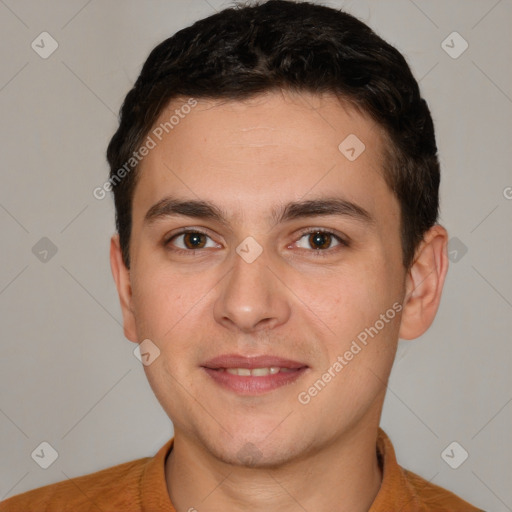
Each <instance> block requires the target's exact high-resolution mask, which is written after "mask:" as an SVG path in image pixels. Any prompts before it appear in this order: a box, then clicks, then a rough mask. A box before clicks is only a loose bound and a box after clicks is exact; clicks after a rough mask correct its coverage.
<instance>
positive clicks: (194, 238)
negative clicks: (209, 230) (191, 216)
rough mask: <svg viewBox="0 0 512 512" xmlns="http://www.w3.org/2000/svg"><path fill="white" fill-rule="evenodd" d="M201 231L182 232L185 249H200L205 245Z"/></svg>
mask: <svg viewBox="0 0 512 512" xmlns="http://www.w3.org/2000/svg"><path fill="white" fill-rule="evenodd" d="M205 238H206V236H205V235H203V233H184V234H183V242H184V244H185V246H186V247H187V249H192V250H193V249H202V248H203V247H204V246H205V245H206V241H205V240H204V239H205Z"/></svg>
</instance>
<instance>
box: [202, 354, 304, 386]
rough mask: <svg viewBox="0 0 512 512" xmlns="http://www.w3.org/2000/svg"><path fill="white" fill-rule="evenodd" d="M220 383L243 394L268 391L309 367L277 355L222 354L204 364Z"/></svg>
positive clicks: (291, 381)
mask: <svg viewBox="0 0 512 512" xmlns="http://www.w3.org/2000/svg"><path fill="white" fill-rule="evenodd" d="M202 368H203V370H204V371H205V372H206V373H207V374H208V375H209V377H210V378H211V379H212V380H213V381H214V382H215V383H216V384H218V385H220V386H222V387H223V388H225V389H229V390H230V391H232V392H234V393H237V394H241V395H258V394H262V393H268V392H270V391H273V390H275V389H277V388H280V387H282V386H286V385H289V384H291V383H293V382H295V381H296V380H297V379H298V378H299V377H301V376H302V375H303V374H304V373H305V372H306V371H307V369H308V366H307V365H306V364H304V363H300V362H298V361H292V360H290V359H283V358H280V357H274V356H257V357H244V356H239V355H236V354H233V355H223V356H219V357H216V358H214V359H211V360H209V361H207V362H206V363H204V364H203V365H202Z"/></svg>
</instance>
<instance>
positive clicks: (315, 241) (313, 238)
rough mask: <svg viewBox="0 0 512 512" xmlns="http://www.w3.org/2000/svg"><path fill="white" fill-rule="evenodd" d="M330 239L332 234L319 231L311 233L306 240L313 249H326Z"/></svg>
mask: <svg viewBox="0 0 512 512" xmlns="http://www.w3.org/2000/svg"><path fill="white" fill-rule="evenodd" d="M331 241H332V236H331V235H330V233H322V232H321V231H318V232H316V233H311V234H310V235H309V238H308V242H309V244H310V245H311V247H313V249H328V248H329V246H330V245H331Z"/></svg>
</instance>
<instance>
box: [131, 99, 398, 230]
mask: <svg viewBox="0 0 512 512" xmlns="http://www.w3.org/2000/svg"><path fill="white" fill-rule="evenodd" d="M148 136H149V137H151V139H152V140H153V143H154V148H153V149H151V150H150V151H149V153H148V154H147V155H146V156H145V157H144V159H143V161H142V162H141V164H140V166H139V173H140V176H139V180H138V184H137V187H136V190H135V196H134V202H133V204H134V212H133V213H134V215H133V216H134V219H135V218H136V216H137V214H138V215H144V214H145V213H146V211H147V209H149V208H150V207H151V206H153V205H154V204H155V203H157V202H158V201H160V200H161V199H163V198H164V197H165V196H166V195H169V194H170V193H172V195H174V196H176V195H178V196H181V197H188V198H191V199H205V200H208V201H210V202H213V203H218V204H222V206H223V207H224V210H225V211H227V212H229V213H230V214H231V216H232V217H233V220H234V221H235V220H236V221H238V222H241V221H242V220H244V219H246V218H247V217H249V218H250V217H251V216H254V215H260V213H261V208H262V207H263V204H269V203H272V205H273V206H275V205H276V204H280V203H281V204H283V203H284V202H287V201H289V200H298V199H300V198H305V199H307V198H309V197H311V198H313V197H314V196H318V195H322V194H326V193H328V195H330V196H332V195H333V194H336V193H339V195H340V196H342V197H344V198H345V199H347V200H350V201H353V202H358V203H362V204H364V205H365V206H364V208H365V209H366V210H372V209H374V208H375V202H376V201H377V202H379V201H381V200H387V201H388V202H389V201H391V202H393V197H392V193H391V191H390V190H389V189H388V188H387V185H386V183H385V180H384V177H383V172H384V161H383V145H384V144H385V141H386V137H385V135H384V133H383V130H382V129H381V128H380V127H379V126H378V125H377V124H376V123H375V122H374V121H373V120H371V119H370V118H369V117H368V116H365V115H363V114H361V113H360V112H358V111H357V110H356V109H354V108H353V107H350V106H349V105H347V104H344V103H342V102H340V100H339V99H338V98H336V97H334V96H332V95H322V96H320V95H314V94H309V93H300V94H297V93H295V94H292V93H280V92H276V93H268V94H265V95H261V96H257V97H254V98H251V99H249V100H244V101H219V100H193V101H191V100H190V98H179V99H174V100H173V101H172V102H171V103H170V104H169V105H168V107H167V108H166V109H164V111H163V112H162V113H161V115H160V116H159V118H158V120H157V121H156V122H155V124H154V126H153V128H152V130H151V131H150V132H149V134H148ZM152 145H153V144H152ZM356 200H357V201H356ZM138 206H140V207H141V210H140V211H136V210H138ZM143 208H145V211H142V209H143Z"/></svg>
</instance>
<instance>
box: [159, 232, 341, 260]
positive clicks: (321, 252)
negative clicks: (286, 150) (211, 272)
mask: <svg viewBox="0 0 512 512" xmlns="http://www.w3.org/2000/svg"><path fill="white" fill-rule="evenodd" d="M187 233H194V234H201V235H204V236H206V237H208V238H211V237H210V236H209V235H208V233H205V232H204V231H201V230H200V229H193V228H187V229H183V230H181V231H180V232H178V233H174V234H173V235H172V236H170V237H168V238H166V239H165V240H164V246H165V247H167V248H168V247H169V245H170V243H171V241H172V240H174V239H175V238H177V237H179V236H181V235H184V234H187ZM316 233H322V234H328V235H332V236H333V237H334V239H335V240H336V241H337V242H339V244H340V245H339V246H335V247H333V248H330V249H309V250H308V249H303V250H305V251H308V252H310V253H312V254H313V255H314V256H315V257H325V256H329V255H331V254H332V251H336V250H337V248H338V249H340V246H342V247H349V246H350V243H349V242H348V241H347V240H346V239H344V238H342V237H341V236H340V235H337V234H336V233H333V232H332V231H329V230H327V229H323V228H314V229H307V230H304V231H302V232H301V233H300V236H299V238H298V240H300V239H301V238H303V237H304V236H305V235H313V234H316ZM298 240H297V241H298ZM170 250H172V251H173V252H177V253H178V254H187V255H195V254H197V253H200V252H201V251H203V250H204V249H180V248H177V247H173V248H172V249H170Z"/></svg>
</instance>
